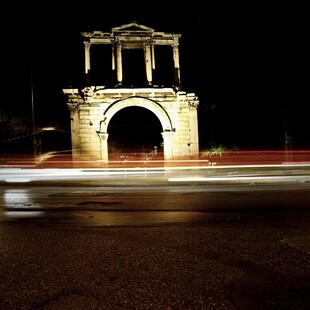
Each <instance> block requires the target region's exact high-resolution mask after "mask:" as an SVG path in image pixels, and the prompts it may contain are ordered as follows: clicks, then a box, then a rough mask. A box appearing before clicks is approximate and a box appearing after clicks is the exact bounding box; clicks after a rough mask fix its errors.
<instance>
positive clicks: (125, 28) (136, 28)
mask: <svg viewBox="0 0 310 310" xmlns="http://www.w3.org/2000/svg"><path fill="white" fill-rule="evenodd" d="M112 32H150V33H152V32H154V29H153V28H150V27H147V26H144V25H140V24H138V23H136V22H131V23H129V24H125V25H122V26H119V27H114V28H112Z"/></svg>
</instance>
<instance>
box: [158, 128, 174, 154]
mask: <svg viewBox="0 0 310 310" xmlns="http://www.w3.org/2000/svg"><path fill="white" fill-rule="evenodd" d="M161 134H162V137H163V140H164V159H165V160H171V159H173V148H172V145H173V141H172V139H173V135H174V132H173V131H164V132H162V133H161Z"/></svg>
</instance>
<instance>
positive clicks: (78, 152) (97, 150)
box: [63, 22, 199, 163]
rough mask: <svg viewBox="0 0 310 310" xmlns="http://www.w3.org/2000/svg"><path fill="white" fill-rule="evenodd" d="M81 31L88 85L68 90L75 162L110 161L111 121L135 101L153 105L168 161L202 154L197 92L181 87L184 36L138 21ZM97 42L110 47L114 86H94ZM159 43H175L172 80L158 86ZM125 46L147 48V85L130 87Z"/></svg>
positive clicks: (144, 105) (172, 45) (147, 105)
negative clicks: (181, 40) (125, 71)
mask: <svg viewBox="0 0 310 310" xmlns="http://www.w3.org/2000/svg"><path fill="white" fill-rule="evenodd" d="M81 35H82V36H83V38H84V39H83V42H84V50H85V87H84V88H83V89H77V88H70V89H63V92H64V94H65V96H66V100H67V106H68V108H69V110H70V119H71V141H72V156H73V161H100V162H102V163H107V162H108V161H109V154H108V143H109V139H108V137H109V133H108V125H109V123H110V121H111V119H112V118H113V116H114V115H115V114H116V113H117V112H118V111H120V110H122V109H123V108H126V107H133V106H137V107H142V108H145V109H148V110H149V111H151V112H152V113H154V114H155V115H156V117H157V118H158V120H159V122H160V124H161V127H162V133H161V134H162V138H163V153H164V159H165V160H172V159H192V158H196V157H197V156H198V155H199V141H198V115H197V108H198V104H199V100H198V97H197V96H196V95H195V94H194V93H186V92H184V91H182V90H181V81H180V64H179V38H180V37H181V35H180V34H172V33H165V32H155V31H154V29H152V28H149V27H146V26H143V25H139V24H137V23H135V22H132V23H130V24H126V25H123V26H120V27H115V28H112V31H111V32H110V33H107V32H101V31H93V32H82V33H81ZM95 44H99V45H109V46H110V47H111V59H112V65H111V71H112V81H111V86H94V85H91V84H92V79H91V47H92V46H93V45H95ZM157 46H168V47H171V48H172V53H171V54H172V58H173V71H174V72H173V76H174V81H173V85H169V86H160V87H159V86H158V85H155V84H154V82H153V76H154V75H155V73H156V68H155V55H156V47H157ZM126 49H141V50H142V51H143V55H144V57H143V58H144V59H143V61H144V69H145V70H144V72H145V84H144V85H137V86H130V87H129V86H125V83H124V81H123V67H124V66H123V57H122V54H123V52H124V50H126ZM133 122H139V120H137V119H135V120H133Z"/></svg>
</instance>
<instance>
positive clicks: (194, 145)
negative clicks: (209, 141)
mask: <svg viewBox="0 0 310 310" xmlns="http://www.w3.org/2000/svg"><path fill="white" fill-rule="evenodd" d="M198 104H199V101H198V100H195V99H194V100H193V101H189V102H188V106H189V128H190V156H192V157H198V156H199V135H198V134H199V131H198V116H197V107H198Z"/></svg>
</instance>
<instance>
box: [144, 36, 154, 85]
mask: <svg viewBox="0 0 310 310" xmlns="http://www.w3.org/2000/svg"><path fill="white" fill-rule="evenodd" d="M151 52H152V51H151V43H150V42H146V43H145V46H144V62H145V70H146V80H147V84H148V85H152V53H151Z"/></svg>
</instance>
